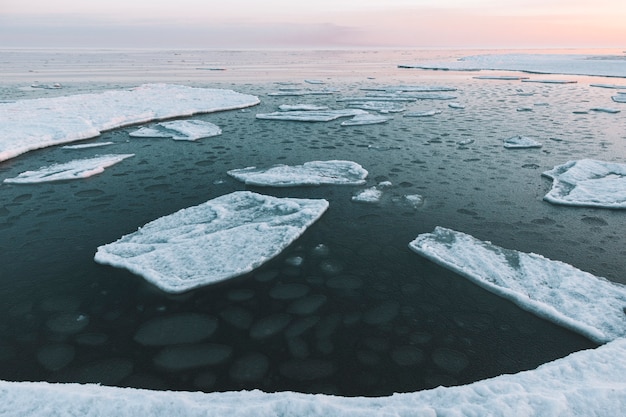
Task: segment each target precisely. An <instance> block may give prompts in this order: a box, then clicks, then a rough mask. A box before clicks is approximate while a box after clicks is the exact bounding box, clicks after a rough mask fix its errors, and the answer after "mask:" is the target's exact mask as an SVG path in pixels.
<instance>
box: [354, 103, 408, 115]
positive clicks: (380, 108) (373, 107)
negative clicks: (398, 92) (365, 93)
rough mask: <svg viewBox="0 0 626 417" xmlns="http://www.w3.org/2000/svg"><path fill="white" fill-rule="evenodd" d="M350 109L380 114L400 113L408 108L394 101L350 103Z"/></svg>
mask: <svg viewBox="0 0 626 417" xmlns="http://www.w3.org/2000/svg"><path fill="white" fill-rule="evenodd" d="M348 107H351V108H354V109H361V110H367V111H377V112H379V113H400V112H403V111H404V110H405V109H406V108H405V107H404V106H402V105H400V104H398V103H396V102H393V101H364V102H362V103H359V102H354V103H349V104H348Z"/></svg>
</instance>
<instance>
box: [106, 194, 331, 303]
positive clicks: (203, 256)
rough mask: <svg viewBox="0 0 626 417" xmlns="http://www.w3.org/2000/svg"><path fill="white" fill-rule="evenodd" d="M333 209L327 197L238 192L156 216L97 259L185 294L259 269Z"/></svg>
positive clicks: (164, 288)
mask: <svg viewBox="0 0 626 417" xmlns="http://www.w3.org/2000/svg"><path fill="white" fill-rule="evenodd" d="M327 208H328V202H327V201H326V200H309V199H294V198H276V197H270V196H265V195H261V194H256V193H252V192H248V191H238V192H234V193H231V194H227V195H224V196H221V197H217V198H215V199H212V200H209V201H207V202H205V203H203V204H200V205H198V206H194V207H189V208H186V209H182V210H180V211H177V212H176V213H173V214H170V215H169V216H165V217H161V218H159V219H157V220H154V221H152V222H150V223H148V224H146V225H145V226H143V227H141V228H139V230H137V231H136V232H135V233H132V234H129V235H126V236H123V237H122V238H120V239H119V240H117V241H116V242H113V243H109V244H107V245H104V246H100V247H99V248H98V250H97V252H96V254H95V258H94V259H95V260H96V262H99V263H101V264H107V265H112V266H116V267H121V268H126V269H128V270H129V271H131V272H133V273H135V274H137V275H140V276H142V277H144V278H145V279H146V280H147V281H149V282H151V283H152V284H154V285H156V286H157V287H159V288H161V289H162V290H164V291H167V292H170V293H180V292H184V291H187V290H191V289H193V288H197V287H200V286H204V285H208V284H212V283H216V282H220V281H224V280H227V279H229V278H233V277H236V276H239V275H242V274H245V273H247V272H250V271H252V270H253V269H255V268H257V267H259V266H260V265H262V264H263V263H265V262H267V261H268V260H270V259H272V258H273V257H275V256H276V255H278V254H279V253H280V252H281V251H282V250H283V249H285V248H286V247H287V246H288V245H289V244H291V243H292V242H293V241H294V240H296V239H297V238H298V237H300V235H301V234H302V233H304V231H305V230H306V229H307V228H308V227H309V226H310V225H311V224H313V222H315V221H316V220H317V219H318V218H319V217H320V216H321V215H322V214H323V213H324V212H325V211H326V209H327Z"/></svg>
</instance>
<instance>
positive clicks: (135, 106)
mask: <svg viewBox="0 0 626 417" xmlns="http://www.w3.org/2000/svg"><path fill="white" fill-rule="evenodd" d="M258 103H259V99H258V98H257V97H255V96H251V95H248V94H241V93H237V92H235V91H232V90H220V89H209V88H195V87H187V86H182V85H173V84H146V85H142V86H140V87H136V88H133V89H129V90H111V91H106V92H103V93H94V94H79V95H72V96H66V97H55V98H40V99H33V100H19V101H15V102H12V103H0V161H4V160H7V159H10V158H14V157H16V156H18V155H21V154H23V153H25V152H28V151H31V150H34V149H40V148H45V147H47V146H54V145H60V144H64V143H68V142H72V141H77V140H81V139H87V138H91V137H95V136H98V135H99V134H100V132H102V131H104V130H110V129H114V128H118V127H122V126H127V125H131V124H136V123H145V122H149V121H151V120H160V119H168V118H173V117H179V116H191V115H193V114H197V113H210V112H215V111H221V110H232V109H240V108H244V107H249V106H253V105H255V104H258Z"/></svg>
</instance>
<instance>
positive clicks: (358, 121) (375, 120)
mask: <svg viewBox="0 0 626 417" xmlns="http://www.w3.org/2000/svg"><path fill="white" fill-rule="evenodd" d="M391 119H392V118H391V117H387V116H381V115H379V114H357V115H356V116H354V117H353V118H352V119H349V120H346V121H344V122H341V126H363V125H375V124H379V123H385V122H388V121H389V120H391Z"/></svg>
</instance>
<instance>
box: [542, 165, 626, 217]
mask: <svg viewBox="0 0 626 417" xmlns="http://www.w3.org/2000/svg"><path fill="white" fill-rule="evenodd" d="M543 175H544V176H546V177H549V178H552V189H551V190H550V192H548V194H546V195H545V196H544V197H543V198H544V200H546V201H548V202H550V203H553V204H565V205H570V206H585V207H603V208H613V209H625V208H626V165H625V164H616V163H611V162H604V161H596V160H593V159H581V160H578V161H569V162H566V163H564V164H563V165H557V166H555V167H554V168H552V169H551V170H549V171H545V172H544V173H543Z"/></svg>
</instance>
